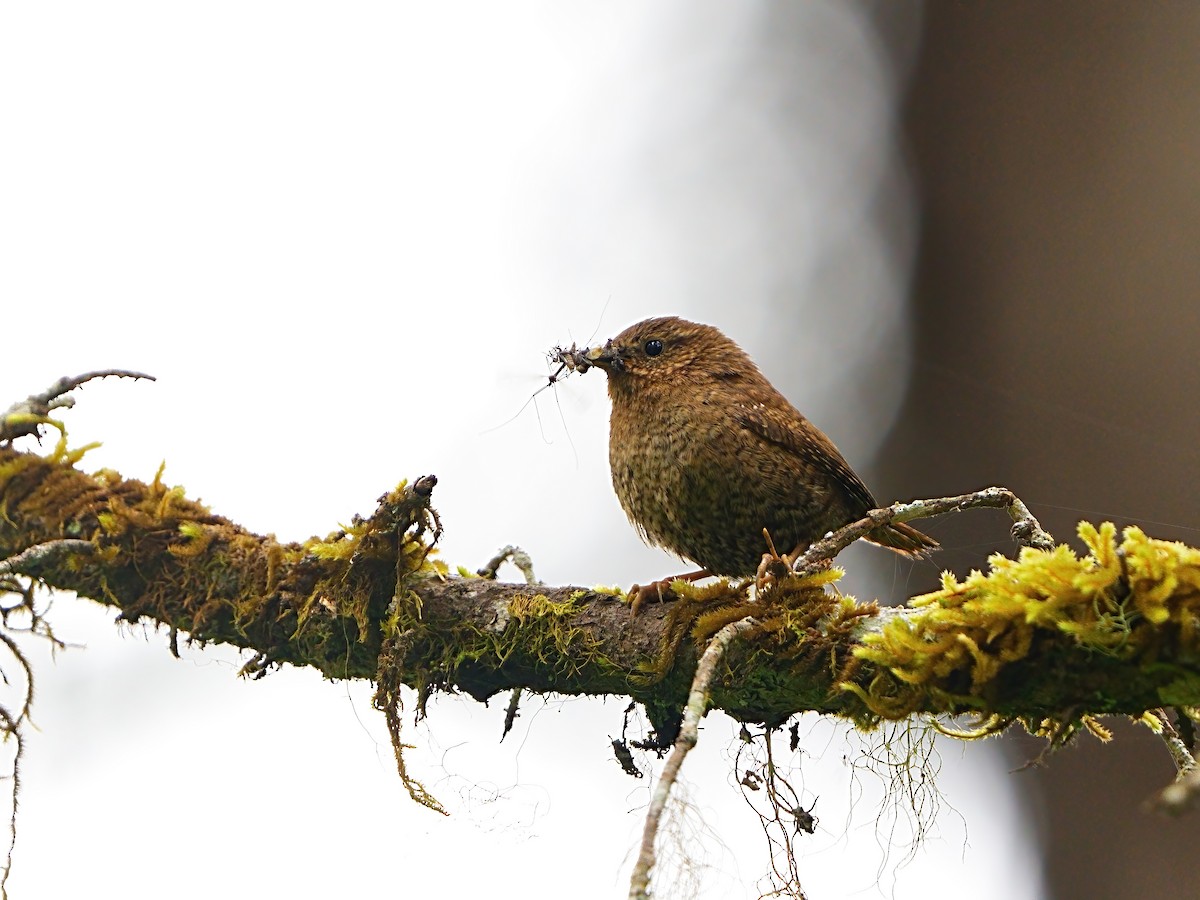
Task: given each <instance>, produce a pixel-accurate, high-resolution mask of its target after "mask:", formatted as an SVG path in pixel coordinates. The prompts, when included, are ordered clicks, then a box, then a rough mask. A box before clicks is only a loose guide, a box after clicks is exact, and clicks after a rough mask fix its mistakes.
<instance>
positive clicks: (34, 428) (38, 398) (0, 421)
mask: <svg viewBox="0 0 1200 900" xmlns="http://www.w3.org/2000/svg"><path fill="white" fill-rule="evenodd" d="M97 378H134V379H145V380H147V381H154V376H153V375H145V374H143V373H142V372H131V371H128V370H126V369H99V370H97V371H95V372H84V373H83V374H82V375H74V376H70V375H68V376H64V377H62V378H60V379H58V381H56V382H54V384H52V385H50V387H48V388H46V390H44V391H42V392H41V393H39V394H30V395H29V396H28V397H26V398H25V399H24V400H21V401H19V402H17V403H14V404H13V405H12V406H10V407H9V408H8V410H7V411H5V413H4V414H3V415H2V416H0V443H11V442H12V441H14V440H16V439H17V438H19V437H25V436H27V435H39V434H40V433H41V432H40V430H39V429H40V428H41V426H42V425H45V424H48V423H49V418H48V417H49V415H50V413H51V411H53V410H56V409H70V408H71V407H73V406H74V405H75V398H74V397H67V396H65V395H66V394H69V393H70V392H71V391H73V390H75V388H77V387H81V386H83V385H85V384H87V383H88V382H89V381H93V380H95V379H97Z"/></svg>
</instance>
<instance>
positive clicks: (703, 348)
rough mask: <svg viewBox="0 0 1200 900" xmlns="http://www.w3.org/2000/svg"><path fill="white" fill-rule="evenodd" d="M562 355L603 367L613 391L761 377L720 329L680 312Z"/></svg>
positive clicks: (576, 363)
mask: <svg viewBox="0 0 1200 900" xmlns="http://www.w3.org/2000/svg"><path fill="white" fill-rule="evenodd" d="M559 358H560V360H562V361H563V362H564V363H566V364H567V365H568V366H569V367H570V368H572V369H575V370H577V371H580V372H586V371H587V370H588V369H590V368H592V367H595V368H598V369H603V370H604V371H605V373H607V375H608V383H609V393H611V394H613V395H614V396H616V395H617V394H618V393H619V392H621V391H630V392H640V391H646V390H652V389H653V388H654V387H655V386H660V385H661V386H668V385H675V384H698V383H711V382H714V381H736V380H738V379H742V378H754V377H759V378H761V375H759V373H758V369H757V368H756V367H755V365H754V363H753V362H752V361H751V359H750V357H748V356H747V355H746V354H745V352H743V350H742V349H741V348H740V347H739V346H738V345H737V344H735V343H734V342H733V341H731V340H730V339H729V338H727V337H726V336H725V335H724V334H722V333H721V332H720V331H719V330H718V329H716V328H714V327H713V326H711V325H703V324H700V323H698V322H689V321H687V320H686V319H680V318H678V317H676V316H662V317H659V318H654V319H645V320H644V321H641V322H638V323H637V324H635V325H630V326H629V327H628V328H626V329H625V330H624V331H622V332H621V333H620V334H618V335H617V336H616V337H615V338H612V339H611V340H609V341H606V342H605V343H604V345H603V346H597V347H591V348H585V349H583V350H574V349H572V350H571V351H562V352H561V353H560V355H559Z"/></svg>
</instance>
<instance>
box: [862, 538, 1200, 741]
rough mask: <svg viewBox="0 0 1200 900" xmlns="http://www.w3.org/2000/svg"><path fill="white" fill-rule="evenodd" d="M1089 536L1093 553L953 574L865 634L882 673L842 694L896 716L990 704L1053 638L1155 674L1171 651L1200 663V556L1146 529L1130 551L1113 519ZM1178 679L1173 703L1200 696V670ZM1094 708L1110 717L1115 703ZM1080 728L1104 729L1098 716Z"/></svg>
mask: <svg viewBox="0 0 1200 900" xmlns="http://www.w3.org/2000/svg"><path fill="white" fill-rule="evenodd" d="M1079 536H1080V537H1081V538H1082V539H1083V541H1084V543H1085V544H1086V545H1087V546H1088V549H1089V550H1090V553H1089V554H1088V555H1086V556H1084V557H1082V558H1081V557H1079V556H1077V555H1076V554H1075V553H1074V552H1072V551H1071V549H1070V548H1068V547H1066V546H1059V547H1056V548H1055V549H1054V550H1050V551H1042V550H1031V549H1024V550H1022V551H1021V553H1020V556H1019V557H1018V558H1017V559H1016V560H1012V559H1007V558H1005V557H1002V556H994V557H992V558H991V560H989V563H990V567H991V568H990V571H989V572H988V574H986V575H984V574H983V573H981V572H972V573H971V574H970V575H968V576H967V578H966V579H964V580H961V581H960V580H959V579H958V578H956V577H955V576H953V575H951V574H949V573H946V574H944V575H943V577H942V589H941V590H939V591H935V592H933V593H930V594H926V595H924V596H921V597H915V598H913V600H911V601H910V603H909V606H910V607H911V608H914V609H917V610H921V612H919V613H916V614H913V615H908V616H903V617H894V618H892V619H890V620H888V621H887V622H886V623H885V624H884V625H883V627H882V628H881V629H880V630H878V631H877V632H874V633H871V634H868V635H866V636H865V637H864V638H863V640H862V642H861V646H860V647H858V648H857V649H856V650H855V654H854V655H855V657H856V658H857V659H858V660H860V661H861V662H862V663H865V664H869V665H870V667H871V668H872V670H873V672H874V676H873V677H872V678H871V679H870V680H869V681H866V682H865V683H864V682H863V681H862V680H857V681H850V680H847V681H844V682H843V684H842V685H841V687H842V689H843V690H844V691H847V692H849V693H851V694H852V695H854V696H856V697H857V698H858V699H859V700H860V701H861V702H862V704H863V705H864V706H865V707H866V709H867V710H868V711H869V712H870V713H871V714H873V715H875V716H878V717H882V718H888V719H895V718H901V717H903V716H906V715H909V714H911V713H912V712H915V711H918V710H922V709H929V708H967V709H969V708H972V707H977V708H987V707H988V706H989V704H990V701H991V698H992V697H993V695H994V693H995V690H994V689H995V687H996V686H997V685H998V684H1000V683H1002V682H1004V680H1005V679H1011V677H1012V676H1011V674H1010V673H1014V672H1016V673H1021V672H1022V671H1023V670H1022V668H1021V666H1022V665H1023V664H1024V663H1025V662H1026V661H1027V659H1028V658H1029V657H1030V656H1031V655H1033V654H1035V653H1036V652H1037V647H1038V646H1039V642H1041V641H1044V640H1053V641H1062V640H1064V639H1065V640H1067V641H1069V642H1070V643H1071V644H1073V645H1075V646H1076V647H1077V648H1078V649H1080V650H1083V651H1086V652H1087V653H1090V654H1094V655H1096V656H1100V657H1109V658H1111V659H1112V660H1113V661H1114V662H1115V663H1120V664H1121V665H1123V666H1126V667H1128V663H1129V662H1130V661H1135V662H1137V663H1139V664H1142V666H1143V667H1149V666H1151V665H1153V664H1154V661H1155V659H1156V657H1158V656H1159V655H1160V654H1161V653H1162V652H1163V651H1165V650H1169V651H1170V656H1171V658H1173V659H1179V658H1187V657H1188V656H1189V655H1191V656H1192V658H1195V654H1196V653H1197V651H1198V650H1200V647H1198V642H1197V634H1198V632H1197V627H1198V624H1200V550H1196V549H1195V548H1191V547H1187V546H1185V545H1183V544H1180V543H1175V542H1170V541H1159V540H1153V539H1151V538H1148V537H1146V535H1145V534H1144V533H1143V532H1142V531H1141V529H1138V528H1127V529H1126V530H1125V532H1124V537H1123V540H1122V541H1121V542H1120V543H1119V544H1118V542H1117V540H1116V528H1115V527H1114V526H1113V525H1112V524H1111V523H1105V524H1103V525H1101V526H1100V528H1099V529H1097V528H1096V527H1095V526H1093V525H1091V524H1089V523H1086V522H1085V523H1082V524H1081V525H1080V526H1079ZM1041 674H1042V676H1043V677H1045V675H1047V674H1049V673H1046V672H1043V673H1041ZM1153 677H1154V678H1156V679H1162V678H1163V673H1156V674H1155V675H1154V676H1153ZM1166 677H1167V678H1169V679H1170V680H1169V681H1167V683H1166V685H1165V686H1164V687H1161V688H1159V693H1160V695H1163V696H1164V702H1170V701H1169V700H1168V699H1166V698H1170V697H1174V696H1176V695H1178V696H1180V697H1183V696H1194V691H1195V687H1196V682H1197V676H1196V674H1195V673H1194V672H1192V671H1190V670H1187V669H1183V668H1179V667H1174V668H1173V669H1172V672H1171V673H1169V675H1167V676H1166ZM1177 688H1178V690H1177ZM1189 690H1190V691H1192V692H1193V693H1192V694H1188V693H1187V691H1189ZM1094 704H1095V707H1094V708H1095V709H1096V710H1097V711H1104V709H1105V700H1104V697H1103V696H1097V697H1096V698H1095V699H1094ZM1004 721H1005V720H1004V719H1003V718H1002V717H1000V718H998V719H996V724H997V725H999V724H1000V723H1001V722H1004ZM1059 724H1061V723H1059ZM1075 725H1076V726H1082V727H1087V728H1089V729H1091V730H1093V731H1095V727H1094V726H1093V725H1092V724H1090V723H1089V722H1088V721H1087V717H1086V716H1082V717H1079V718H1078V719H1077V720H1076V721H1075ZM1034 727H1035V730H1036V729H1037V728H1041V727H1044V723H1036V724H1035V725H1034Z"/></svg>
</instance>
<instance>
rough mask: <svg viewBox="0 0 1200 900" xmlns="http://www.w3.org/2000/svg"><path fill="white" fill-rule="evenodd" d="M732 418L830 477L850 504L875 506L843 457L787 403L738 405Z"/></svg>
mask: <svg viewBox="0 0 1200 900" xmlns="http://www.w3.org/2000/svg"><path fill="white" fill-rule="evenodd" d="M734 421H735V422H736V423H737V425H739V426H740V427H742V428H745V429H746V430H747V431H749V432H751V433H753V434H755V435H757V436H758V437H759V438H761V439H762V440H764V441H766V442H767V443H769V444H774V445H776V446H778V447H781V448H783V449H784V450H786V451H787V452H788V453H791V454H794V455H796V456H798V457H800V458H801V459H802V460H803V461H804V463H805V465H807V466H811V467H812V468H813V469H815V470H816V471H817V472H820V473H823V474H826V475H828V476H829V480H830V481H832V482H833V483H835V484H837V485H838V486H839V487H840V488H841V490H842V492H843V495H844V497H845V498H846V500H847V501H849V503H850V504H851V505H852V506H857V507H858V508H859V509H861V510H863V511H865V510H868V509H874V508H875V505H876V504H875V498H874V497H873V496H871V492H870V490H868V489H867V486H866V485H865V484H863V483H862V479H860V478H859V477H858V475H856V474H855V472H854V470H853V469H851V468H850V464H849V463H847V462H846V460H844V459H843V458H842V454H841V453H839V452H838V449H837V447H835V446H834V445H833V442H832V441H831V440H829V438H827V437H826V436H825V435H824V434H823V433H821V432H820V431H819V430H818V429H817V428H816V427H815V426H813V425H812V424H810V423H809V421H808V420H807V419H805V418H804V416H802V415H801V414H800V413H799V412H797V411H796V409H795V408H794V407H792V406H791V405H790V404H789V405H788V407H787V408H786V409H785V410H778V409H774V408H772V407H771V406H767V405H765V404H761V403H754V404H746V405H743V406H740V407H739V408H738V410H737V412H736V413H735V414H734Z"/></svg>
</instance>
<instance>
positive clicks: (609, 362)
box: [583, 340, 625, 374]
mask: <svg viewBox="0 0 1200 900" xmlns="http://www.w3.org/2000/svg"><path fill="white" fill-rule="evenodd" d="M583 358H584V360H585V361H586V362H588V363H589V364H591V365H593V366H596V367H597V368H600V369H603V370H604V371H605V372H608V373H610V374H611V373H613V372H622V371H624V370H625V360H624V359H623V358H622V357H621V348H620V347H618V346H617V345H616V344H614V343H613V342H612V341H611V340H609V341H605V342H604V346H603V347H591V348H590V349H588V350H585V351H584V353H583Z"/></svg>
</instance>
